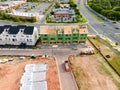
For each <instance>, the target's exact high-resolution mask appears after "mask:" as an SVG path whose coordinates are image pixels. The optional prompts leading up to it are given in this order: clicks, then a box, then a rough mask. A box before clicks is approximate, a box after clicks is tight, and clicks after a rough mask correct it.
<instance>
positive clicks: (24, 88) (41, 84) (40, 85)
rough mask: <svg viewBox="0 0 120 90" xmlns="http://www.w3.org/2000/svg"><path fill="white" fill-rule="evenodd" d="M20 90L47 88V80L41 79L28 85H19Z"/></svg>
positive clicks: (42, 89) (41, 89) (43, 89)
mask: <svg viewBox="0 0 120 90" xmlns="http://www.w3.org/2000/svg"><path fill="white" fill-rule="evenodd" d="M20 90H47V82H46V81H42V82H35V83H31V84H29V85H22V87H20Z"/></svg>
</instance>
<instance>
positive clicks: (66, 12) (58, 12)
mask: <svg viewBox="0 0 120 90" xmlns="http://www.w3.org/2000/svg"><path fill="white" fill-rule="evenodd" d="M73 15H75V12H74V10H73V9H71V10H70V9H66V8H63V9H61V8H59V9H55V10H54V16H56V17H70V16H73Z"/></svg>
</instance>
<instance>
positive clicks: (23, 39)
mask: <svg viewBox="0 0 120 90" xmlns="http://www.w3.org/2000/svg"><path fill="white" fill-rule="evenodd" d="M38 38H39V37H38V30H37V28H36V27H34V30H33V35H24V34H22V33H20V32H18V34H8V33H6V31H4V32H3V33H2V34H0V45H5V44H9V45H20V44H21V43H26V45H35V43H36V41H37V40H38Z"/></svg>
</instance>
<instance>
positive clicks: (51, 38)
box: [39, 25, 88, 43]
mask: <svg viewBox="0 0 120 90" xmlns="http://www.w3.org/2000/svg"><path fill="white" fill-rule="evenodd" d="M87 34H88V31H87V26H86V25H74V26H72V25H71V26H70V25H68V26H40V31H39V35H40V40H41V43H74V42H76V43H80V42H83V43H86V39H87Z"/></svg>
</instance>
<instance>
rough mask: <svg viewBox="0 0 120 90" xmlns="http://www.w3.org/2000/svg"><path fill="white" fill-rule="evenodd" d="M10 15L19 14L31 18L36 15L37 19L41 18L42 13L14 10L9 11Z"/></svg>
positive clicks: (21, 16)
mask: <svg viewBox="0 0 120 90" xmlns="http://www.w3.org/2000/svg"><path fill="white" fill-rule="evenodd" d="M8 15H10V16H13V17H14V16H18V17H19V18H31V17H34V18H35V20H36V21H38V20H40V18H41V17H40V15H39V13H37V12H36V13H32V12H30V13H29V12H19V11H15V10H13V11H12V12H11V13H8Z"/></svg>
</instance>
